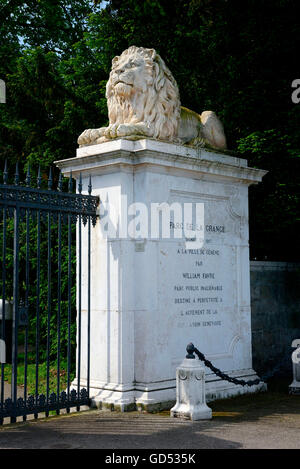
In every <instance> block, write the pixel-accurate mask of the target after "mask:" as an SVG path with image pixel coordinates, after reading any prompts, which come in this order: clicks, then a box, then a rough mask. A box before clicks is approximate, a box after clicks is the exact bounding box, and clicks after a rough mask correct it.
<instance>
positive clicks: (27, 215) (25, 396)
mask: <svg viewBox="0 0 300 469" xmlns="http://www.w3.org/2000/svg"><path fill="white" fill-rule="evenodd" d="M28 177H29V176H28V173H27V179H28ZM29 220H30V215H29V210H28V209H27V210H26V274H25V284H26V291H25V307H26V309H27V314H28V311H29V304H28V303H29V255H30V251H29V242H30V239H29V235H30V231H29ZM28 327H29V322H28V319H27V323H26V326H25V348H24V402H25V405H26V402H27V370H28V367H27V364H28ZM23 420H24V421H25V420H26V413H25V414H24V415H23Z"/></svg>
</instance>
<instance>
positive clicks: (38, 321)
mask: <svg viewBox="0 0 300 469" xmlns="http://www.w3.org/2000/svg"><path fill="white" fill-rule="evenodd" d="M40 250H41V213H40V211H39V210H38V212H37V246H36V251H37V252H36V256H37V276H36V342H35V405H36V407H38V402H39V352H40V269H41V257H40ZM34 418H36V419H37V418H38V413H37V412H36V413H35V414H34Z"/></svg>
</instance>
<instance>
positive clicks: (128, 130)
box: [117, 124, 137, 137]
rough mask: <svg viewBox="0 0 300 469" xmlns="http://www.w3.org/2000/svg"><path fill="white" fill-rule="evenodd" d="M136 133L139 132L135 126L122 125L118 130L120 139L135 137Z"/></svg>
mask: <svg viewBox="0 0 300 469" xmlns="http://www.w3.org/2000/svg"><path fill="white" fill-rule="evenodd" d="M135 133H137V131H136V127H135V126H134V125H130V124H120V125H119V126H118V128H117V136H118V137H128V136H129V135H133V134H135Z"/></svg>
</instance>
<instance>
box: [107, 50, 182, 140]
mask: <svg viewBox="0 0 300 469" xmlns="http://www.w3.org/2000/svg"><path fill="white" fill-rule="evenodd" d="M126 56H127V57H128V59H129V58H130V57H131V56H132V57H137V56H138V57H139V58H142V59H143V60H144V62H145V66H146V73H148V74H149V75H150V76H151V78H152V80H150V85H149V86H147V89H146V91H145V92H144V93H141V92H136V93H135V94H133V96H132V97H129V98H126V97H125V98H124V96H120V95H119V94H118V93H117V92H116V90H115V87H114V85H113V83H112V79H111V76H112V74H113V71H114V69H115V68H116V67H117V66H118V63H119V60H121V59H122V60H124V59H126ZM106 98H107V107H108V115H109V124H110V125H111V124H124V123H125V124H126V123H138V122H143V123H145V124H146V126H147V128H148V129H149V136H151V137H154V138H157V139H161V140H173V141H174V140H176V137H177V134H178V127H179V123H180V98H179V90H178V86H177V83H176V81H175V79H174V77H173V75H172V73H171V72H170V70H169V69H168V67H167V66H166V64H165V62H164V61H163V60H162V58H161V57H160V56H159V55H158V54H157V52H156V51H155V50H154V49H146V48H143V47H136V46H131V47H129V48H128V49H126V50H125V51H124V52H123V53H122V54H121V55H120V56H119V57H118V56H117V57H115V58H114V59H113V61H112V71H111V74H110V78H109V80H108V82H107V85H106Z"/></svg>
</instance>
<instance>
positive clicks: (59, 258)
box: [56, 213, 61, 415]
mask: <svg viewBox="0 0 300 469" xmlns="http://www.w3.org/2000/svg"><path fill="white" fill-rule="evenodd" d="M57 299H58V303H57V388H56V393H57V410H56V413H57V415H58V414H59V395H60V325H61V324H60V322H61V213H59V214H58V278H57Z"/></svg>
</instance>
